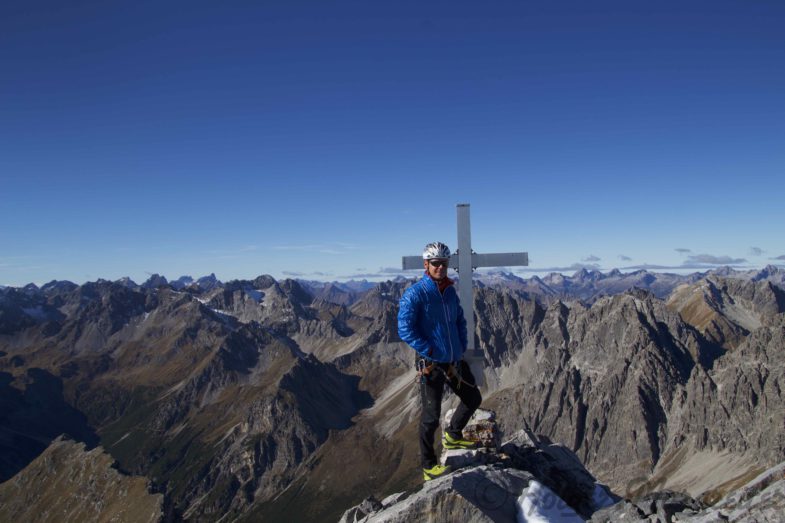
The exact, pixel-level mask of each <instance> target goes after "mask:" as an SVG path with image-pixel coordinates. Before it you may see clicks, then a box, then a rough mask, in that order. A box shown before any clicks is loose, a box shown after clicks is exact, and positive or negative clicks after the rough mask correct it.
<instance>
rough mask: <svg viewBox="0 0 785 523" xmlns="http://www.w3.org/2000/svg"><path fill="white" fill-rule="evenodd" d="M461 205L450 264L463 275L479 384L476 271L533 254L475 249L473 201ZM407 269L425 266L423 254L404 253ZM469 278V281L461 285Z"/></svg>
mask: <svg viewBox="0 0 785 523" xmlns="http://www.w3.org/2000/svg"><path fill="white" fill-rule="evenodd" d="M456 207H457V209H458V250H457V251H456V252H455V253H454V254H453V255H452V256H450V266H451V267H453V268H455V269H456V270H457V271H458V274H460V275H461V276H462V277H461V279H460V280H459V281H458V295H459V297H460V300H461V305H462V306H463V310H464V316H465V318H466V329H467V331H468V335H469V336H468V347H467V348H466V360H467V362H468V363H469V365H471V367H472V374H474V377H475V378H476V380H477V385H482V384H483V381H484V378H483V365H482V364H483V360H484V358H483V355H482V351H481V350H479V349H475V343H474V289H473V285H472V271H473V270H474V269H476V268H478V267H512V266H526V265H529V254H528V253H526V252H500V253H492V254H477V253H476V252H474V251H472V236H471V224H470V220H469V204H468V203H459V204H458V205H457V206H456ZM402 267H403V269H404V270H410V269H423V261H422V256H404V257H403V259H402ZM464 282H468V285H465V284H464V285H461V284H462V283H464Z"/></svg>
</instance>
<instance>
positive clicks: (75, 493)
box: [0, 438, 164, 523]
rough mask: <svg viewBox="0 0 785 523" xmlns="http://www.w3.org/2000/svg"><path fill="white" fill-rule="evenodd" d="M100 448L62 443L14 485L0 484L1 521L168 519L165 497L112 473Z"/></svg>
mask: <svg viewBox="0 0 785 523" xmlns="http://www.w3.org/2000/svg"><path fill="white" fill-rule="evenodd" d="M112 461H113V460H112V458H111V456H109V455H108V454H106V453H105V452H104V451H103V449H101V448H100V447H97V448H94V449H92V450H90V451H88V450H85V446H84V444H82V443H77V442H74V441H71V440H67V439H63V438H58V439H56V440H55V441H53V442H52V444H51V445H49V447H47V449H46V450H44V451H43V452H42V453H41V454H40V455H39V456H38V457H36V459H35V460H33V461H32V462H31V463H30V464H29V465H27V467H26V468H25V469H24V470H22V471H21V472H20V473H19V474H17V475H16V476H14V478H13V479H12V480H10V481H7V482H5V483H2V484H0V521H40V522H42V523H45V522H51V523H59V522H63V521H135V522H139V523H157V522H159V521H162V520H163V517H164V512H163V498H164V496H163V495H162V494H152V493H150V492H149V485H148V482H147V480H145V478H140V477H133V476H126V475H124V474H121V473H120V472H118V471H117V470H116V469H114V468H112Z"/></svg>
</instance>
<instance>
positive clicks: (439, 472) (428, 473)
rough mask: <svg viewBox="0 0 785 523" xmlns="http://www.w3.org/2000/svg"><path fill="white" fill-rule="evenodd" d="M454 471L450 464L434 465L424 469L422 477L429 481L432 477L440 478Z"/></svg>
mask: <svg viewBox="0 0 785 523" xmlns="http://www.w3.org/2000/svg"><path fill="white" fill-rule="evenodd" d="M450 472H452V469H451V468H450V466H449V465H447V466H445V465H434V466H433V467H431V468H429V469H422V477H423V479H424V480H425V481H429V480H432V479H436V478H440V477H442V476H444V475H445V474H449V473H450Z"/></svg>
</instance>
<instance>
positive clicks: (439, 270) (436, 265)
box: [423, 258, 449, 281]
mask: <svg viewBox="0 0 785 523" xmlns="http://www.w3.org/2000/svg"><path fill="white" fill-rule="evenodd" d="M423 262H424V264H425V270H426V271H428V276H430V277H431V278H433V279H434V280H436V281H439V280H441V279H442V278H444V277H445V276H447V268H448V265H449V260H446V259H439V258H437V259H433V260H423Z"/></svg>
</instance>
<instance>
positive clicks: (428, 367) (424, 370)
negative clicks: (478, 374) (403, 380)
mask: <svg viewBox="0 0 785 523" xmlns="http://www.w3.org/2000/svg"><path fill="white" fill-rule="evenodd" d="M416 367H417V376H416V377H415V381H417V380H419V382H420V383H423V384H424V383H425V378H426V377H427V376H429V375H430V374H431V373H432V372H434V371H439V372H441V373H442V374H444V377H445V378H447V380H448V381H453V380H458V383H457V384H456V388H458V389H460V388H461V384H466V385H468V386H469V387H473V388H475V389H476V388H477V385H475V384H474V383H469V382H468V381H466V380H465V379H463V377H462V376H461V373H460V370H459V369H460V365H459V366H458V367H457V368H456V367H455V365H453V364H452V363H450V364H448V365H447V369H444V368H442V367H441V366H440V365H437V364H436V362H435V361H432V362H430V364H429V363H428V362H427V361H426V360H425V358H420V359H418V360H417V364H416Z"/></svg>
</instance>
